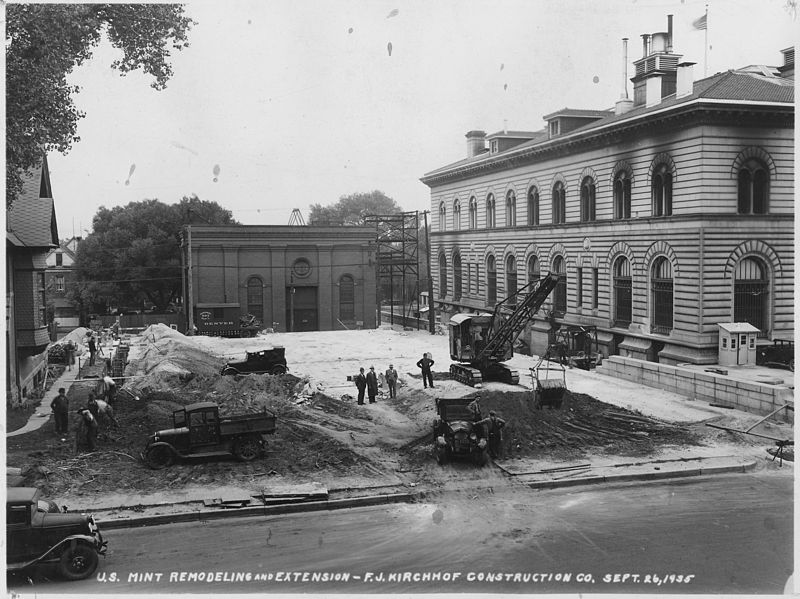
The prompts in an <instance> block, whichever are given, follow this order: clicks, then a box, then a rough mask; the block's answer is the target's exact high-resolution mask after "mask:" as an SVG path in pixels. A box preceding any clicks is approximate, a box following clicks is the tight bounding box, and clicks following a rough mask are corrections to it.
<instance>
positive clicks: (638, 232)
mask: <svg viewBox="0 0 800 599" xmlns="http://www.w3.org/2000/svg"><path fill="white" fill-rule="evenodd" d="M671 29H672V27H671V19H670V21H669V30H668V31H667V32H660V33H654V34H649V35H645V36H642V38H643V46H644V47H643V54H642V57H641V58H640V59H638V60H636V61H634V66H635V70H636V73H635V75H634V76H633V77H632V78H631V79H630V81H631V82H632V83H633V99H632V100H630V99H628V94H627V89H624V90H623V92H622V94H621V98H620V100H619V101H618V102H617V104H616V105H615V107H614V108H611V109H608V110H575V109H567V108H565V109H563V110H559V111H557V112H554V113H552V114H549V115H547V116H545V117H544V119H545V121H546V127H545V128H544V129H542V130H538V131H501V132H497V133H494V134H492V135H488V136H487V135H485V134H484V133H483V132H482V131H471V132H469V133H468V134H467V158H465V159H463V160H460V161H458V162H456V163H453V164H450V165H448V166H445V167H442V168H438V169H436V170H434V171H432V172H429V173H427V174H426V175H425V176H424V177H422V181H423V182H424V183H425V184H426V185H428V186H429V187H430V189H431V208H432V213H433V218H434V222H433V227H432V234H431V257H432V258H431V260H432V264H431V267H432V277H433V278H434V282H435V293H434V298H433V299H434V301H435V302H437V305H438V307H439V308H440V309H441V310H442V311H443V313H444V319H447V318H449V316H450V315H452V314H455V313H458V312H466V311H476V310H486V309H487V308H488V309H491V307H492V306H494V304H495V303H497V302H498V301H500V300H502V299H503V298H504V297H506V296H508V295H510V294H511V293H513V292H514V291H515V290H516V289H518V288H519V287H522V286H523V285H524V284H526V283H528V282H529V281H532V280H535V279H538V278H539V277H540V276H543V275H544V274H546V273H547V272H548V271H555V272H560V273H563V274H565V275H566V276H565V278H564V279H563V281H562V283H561V284H560V285H559V287H558V288H556V290H555V291H554V293H553V294H552V295H551V297H550V299H549V301H548V303H547V304H546V305H545V307H544V309H543V310H542V311H540V312H539V314H538V315H537V317H536V318H535V319H534V321H533V322H532V323H530V325H529V327H528V329H527V330H526V332H525V335H526V337H527V340H528V341H529V343H530V346H531V350H532V352H533V353H543V352H544V351H545V350H546V348H547V346H548V343H550V342H551V341H552V339H553V337H554V333H555V331H556V330H557V329H558V328H559V327H561V326H562V325H564V324H582V325H595V326H597V327H598V333H599V334H598V338H599V342H600V346H601V347H600V349H601V350H602V351H603V353H605V354H606V355H609V354H621V355H625V356H630V357H637V358H642V359H647V360H651V361H661V362H666V363H672V364H674V363H679V362H691V363H699V364H706V363H714V362H715V361H716V359H717V339H718V326H717V323H719V322H749V323H750V324H752V325H753V326H755V327H757V328H758V329H759V331H760V333H759V337H758V342H759V343H769V340H771V339H773V338H779V337H783V338H789V339H791V338H792V337H793V334H794V328H793V322H794V143H795V139H794V49H793V48H790V49H787V50H784V51H783V54H784V64H783V66H781V67H777V68H775V67H767V66H760V65H758V66H749V67H745V68H741V69H735V70H729V71H726V72H722V73H717V74H715V75H712V76H710V77H707V78H704V79H701V80H698V81H695V80H694V77H693V74H692V63H687V62H684V61H683V60H682V56H680V55H678V54H676V53H674V51H673V48H672V31H671ZM626 48H627V47H626V45H625V46H623V49H624V51H625V52H626V51H627V50H626ZM776 54H777V52H776ZM626 62H627V61H626ZM626 88H627V86H626Z"/></svg>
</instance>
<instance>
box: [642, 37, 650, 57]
mask: <svg viewBox="0 0 800 599" xmlns="http://www.w3.org/2000/svg"><path fill="white" fill-rule="evenodd" d="M649 45H650V34H649V33H643V34H642V58H647V55H648V54H650V51H649V50H650V48H649V47H648V46H649Z"/></svg>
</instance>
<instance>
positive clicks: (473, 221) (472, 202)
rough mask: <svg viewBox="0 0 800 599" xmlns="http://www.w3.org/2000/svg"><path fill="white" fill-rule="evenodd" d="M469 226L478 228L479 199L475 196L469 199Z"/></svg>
mask: <svg viewBox="0 0 800 599" xmlns="http://www.w3.org/2000/svg"><path fill="white" fill-rule="evenodd" d="M469 228H470V229H477V228H478V200H476V199H475V197H474V196H473V197H471V198H470V199H469Z"/></svg>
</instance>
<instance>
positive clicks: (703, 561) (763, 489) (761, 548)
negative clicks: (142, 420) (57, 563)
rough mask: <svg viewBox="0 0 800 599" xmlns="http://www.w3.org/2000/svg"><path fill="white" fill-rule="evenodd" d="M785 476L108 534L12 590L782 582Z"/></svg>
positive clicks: (737, 589)
mask: <svg viewBox="0 0 800 599" xmlns="http://www.w3.org/2000/svg"><path fill="white" fill-rule="evenodd" d="M792 484H793V483H792V477H791V474H790V472H789V471H788V470H787V471H777V472H776V471H761V472H757V473H750V474H731V475H719V476H709V477H702V478H692V479H679V480H674V481H669V482H657V483H656V482H653V483H645V484H642V483H638V484H637V483H627V484H617V485H610V486H596V487H580V488H573V489H556V490H550V491H533V490H531V489H526V488H521V489H499V488H498V489H496V490H495V492H494V493H484V494H483V495H482V496H477V495H473V494H472V493H471V492H467V493H460V494H446V495H442V496H440V497H432V498H431V499H430V501H428V502H427V503H424V504H416V505H405V504H401V505H391V506H382V507H374V508H360V509H349V510H342V511H332V512H319V513H313V514H305V515H287V516H277V517H269V518H265V519H263V520H260V519H258V518H232V519H225V520H219V521H210V522H198V523H190V524H175V525H167V526H160V527H148V528H138V529H130V530H111V531H108V533H107V534H106V537H107V538H108V540H109V547H110V549H109V553H108V556H107V558H106V559H105V560H104V561H103V562H101V567H100V568H99V570H98V574H97V575H96V577H94V578H93V579H91V580H88V581H83V582H77V583H66V582H60V581H59V582H50V581H48V580H46V579H45V578H44V577H42V576H40V577H37V580H36V581H35V586H34V587H30V586H25V585H24V584H22V582H21V581H20V580H17V579H9V587H10V589H11V590H14V591H17V592H22V593H27V592H30V591H35V592H36V593H37V594H38V595H39V596H41V595H42V594H45V595H46V594H49V593H65V592H69V593H155V592H159V593H163V592H194V593H220V592H224V593H250V592H253V593H255V592H260V593H273V592H295V593H298V592H316V593H322V592H325V593H329V592H336V593H352V592H360V593H386V592H392V593H399V592H414V593H424V592H512V593H576V592H581V593H645V592H646V593H680V594H683V593H757V594H764V593H770V594H772V593H781V592H782V591H783V588H784V585H785V583H786V580H787V578H788V576H789V575H790V574H791V571H792V526H793V525H792ZM209 578H212V579H214V581H212V582H210V583H209V582H208V579H209ZM337 579H338V581H337ZM679 581H680V582H679ZM659 583H660V584H659Z"/></svg>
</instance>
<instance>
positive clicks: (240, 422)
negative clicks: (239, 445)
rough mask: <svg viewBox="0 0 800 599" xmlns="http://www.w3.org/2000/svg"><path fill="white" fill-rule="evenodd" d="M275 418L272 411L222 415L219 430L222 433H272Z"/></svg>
mask: <svg viewBox="0 0 800 599" xmlns="http://www.w3.org/2000/svg"><path fill="white" fill-rule="evenodd" d="M275 420H276V417H275V414H273V413H272V412H259V413H256V414H238V415H236V416H224V417H221V418H220V421H219V431H220V434H222V435H238V434H241V433H274V432H275Z"/></svg>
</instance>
